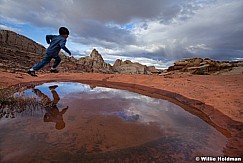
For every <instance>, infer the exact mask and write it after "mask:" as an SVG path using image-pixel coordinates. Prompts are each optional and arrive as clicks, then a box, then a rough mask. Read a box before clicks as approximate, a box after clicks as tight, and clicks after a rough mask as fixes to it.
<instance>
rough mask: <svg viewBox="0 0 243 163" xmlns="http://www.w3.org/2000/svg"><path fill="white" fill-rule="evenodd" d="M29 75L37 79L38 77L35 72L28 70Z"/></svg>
mask: <svg viewBox="0 0 243 163" xmlns="http://www.w3.org/2000/svg"><path fill="white" fill-rule="evenodd" d="M27 73H28V74H30V75H31V76H35V77H36V76H37V75H36V74H35V71H31V70H28V71H27Z"/></svg>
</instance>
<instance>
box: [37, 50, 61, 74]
mask: <svg viewBox="0 0 243 163" xmlns="http://www.w3.org/2000/svg"><path fill="white" fill-rule="evenodd" d="M52 58H54V59H55V61H54V64H53V66H52V68H56V67H57V66H58V65H59V63H60V62H61V58H60V56H59V55H49V54H46V55H45V56H44V58H43V59H42V60H41V61H40V62H39V63H37V64H36V65H34V66H33V67H32V68H33V70H35V71H36V70H39V69H41V68H42V67H44V66H45V65H47V64H48V63H50V61H51V59H52Z"/></svg>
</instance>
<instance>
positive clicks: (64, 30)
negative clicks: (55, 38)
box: [59, 27, 69, 35]
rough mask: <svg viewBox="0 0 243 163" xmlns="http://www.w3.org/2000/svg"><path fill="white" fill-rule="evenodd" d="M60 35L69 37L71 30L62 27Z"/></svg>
mask: <svg viewBox="0 0 243 163" xmlns="http://www.w3.org/2000/svg"><path fill="white" fill-rule="evenodd" d="M59 34H60V35H69V30H68V29H67V28H66V27H60V28H59Z"/></svg>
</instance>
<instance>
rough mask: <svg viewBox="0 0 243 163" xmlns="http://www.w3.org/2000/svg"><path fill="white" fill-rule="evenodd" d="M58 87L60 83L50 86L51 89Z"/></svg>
mask: <svg viewBox="0 0 243 163" xmlns="http://www.w3.org/2000/svg"><path fill="white" fill-rule="evenodd" d="M57 87H58V85H52V86H49V89H50V90H54V89H56V88H57Z"/></svg>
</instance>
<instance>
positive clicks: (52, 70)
mask: <svg viewBox="0 0 243 163" xmlns="http://www.w3.org/2000/svg"><path fill="white" fill-rule="evenodd" d="M50 72H52V73H58V72H59V71H58V70H57V69H51V70H50Z"/></svg>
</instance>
